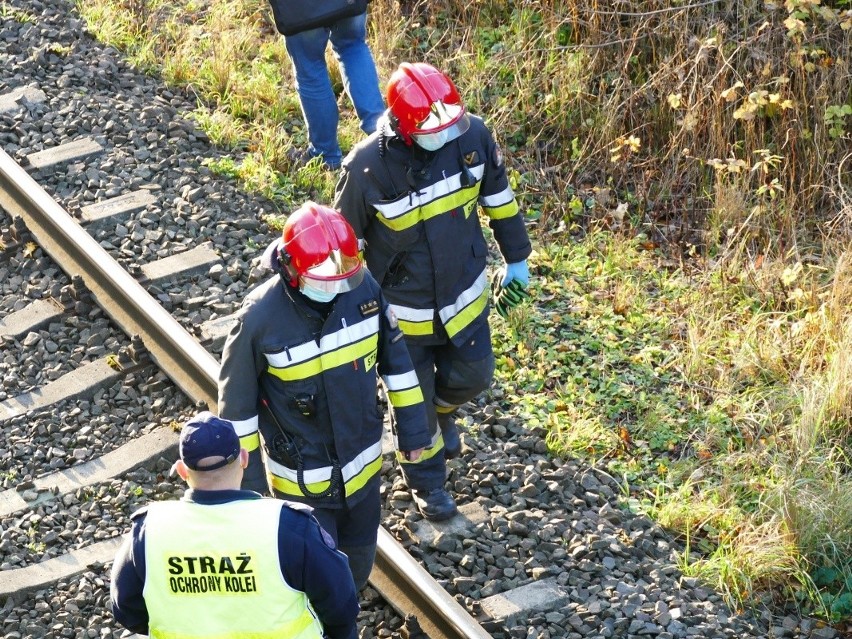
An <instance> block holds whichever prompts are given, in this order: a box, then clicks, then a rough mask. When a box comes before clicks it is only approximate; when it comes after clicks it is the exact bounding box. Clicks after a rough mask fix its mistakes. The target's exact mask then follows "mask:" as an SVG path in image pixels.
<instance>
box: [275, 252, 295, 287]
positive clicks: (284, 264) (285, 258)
mask: <svg viewBox="0 0 852 639" xmlns="http://www.w3.org/2000/svg"><path fill="white" fill-rule="evenodd" d="M278 266H279V267H280V269H281V270H280V271H279V272H278V274H279V275H280V276H281V279H282V280H284V282H285V283H286V284H288V285H289V286H291V287H293V288H297V287H298V285H299V274H298V273H297V272H296V269H295V268H293V265H292V264H290V254H289V253H287V251H285V250H284V249H279V251H278Z"/></svg>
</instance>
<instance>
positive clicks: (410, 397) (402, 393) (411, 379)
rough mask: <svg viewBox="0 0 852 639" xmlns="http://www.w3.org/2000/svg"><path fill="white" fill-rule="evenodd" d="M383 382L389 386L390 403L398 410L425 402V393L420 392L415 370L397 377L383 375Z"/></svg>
mask: <svg viewBox="0 0 852 639" xmlns="http://www.w3.org/2000/svg"><path fill="white" fill-rule="evenodd" d="M382 381H384V383H385V386H387V390H388V399H389V400H390V403H391V404H392V405H393V406H394V407H396V408H403V407H405V406H412V405H413V404H419V403H421V402H422V401H423V391H421V390H420V386H419V384H420V382H419V381H418V380H417V373H415V372H414V371H413V370H412V371H408V372H407V373H399V374H397V375H382Z"/></svg>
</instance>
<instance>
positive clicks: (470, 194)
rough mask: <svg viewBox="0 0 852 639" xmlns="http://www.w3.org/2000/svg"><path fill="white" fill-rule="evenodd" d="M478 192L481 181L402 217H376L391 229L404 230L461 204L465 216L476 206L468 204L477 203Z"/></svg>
mask: <svg viewBox="0 0 852 639" xmlns="http://www.w3.org/2000/svg"><path fill="white" fill-rule="evenodd" d="M478 193H479V182H477V183H476V184H474V185H473V186H468V187H465V188H463V189H462V190H460V191H456V192H455V193H449V194H448V195H445V196H443V197H440V198H438V199H436V200H432V201H431V202H428V203H426V204H423V205H421V206H419V207H417V208H414V209H412V210H411V211H410V212H409V213H407V214H406V215H403V216H401V217H397V218H392V219H387V218H386V217H384V216H382V215H377V216H376V218H377V219H378V220H379V221H380V222H381V223H382V224H384V225H385V226H387V227H388V228H390V229H391V230H394V231H404V230H405V229H408V228H411V227H412V226H414V225H415V224H417V223H419V222H425V221H426V220H429V219H431V218H433V217H437V216H439V215H443V214H445V213H449V212H450V211H452V210H453V209H456V208H458V207H460V206H461V207H464V214H465V217H468V216H469V215H470V212H471V211H472V210H473V208H474V207H473V206H468V205H471V204H474V203H475V201H476V198H477V194H478Z"/></svg>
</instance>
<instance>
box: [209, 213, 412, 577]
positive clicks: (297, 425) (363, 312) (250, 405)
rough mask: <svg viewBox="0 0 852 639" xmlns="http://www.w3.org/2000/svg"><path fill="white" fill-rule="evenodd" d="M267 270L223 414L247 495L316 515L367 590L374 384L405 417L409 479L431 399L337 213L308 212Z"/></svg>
mask: <svg viewBox="0 0 852 639" xmlns="http://www.w3.org/2000/svg"><path fill="white" fill-rule="evenodd" d="M262 263H264V264H265V265H266V266H268V267H270V268H271V269H272V270H273V271H276V274H275V275H274V276H273V277H272V278H270V279H269V280H268V281H266V282H265V283H264V284H261V285H260V286H258V287H257V288H256V289H254V290H253V291H252V292H251V293H249V295H248V296H247V298H246V299H245V301H244V303H243V306H242V308H241V310H240V312H239V314H238V321H237V323H236V325H235V326H234V328H233V329H232V330H231V333H230V334H229V336H228V338H227V340H226V342H225V347H224V351H223V353H222V366H221V370H220V374H219V413H220V414H221V415H222V416H223V417H225V418H227V419H229V420H231V421H232V422H233V423H234V426H235V428H236V430H237V433H239V435H240V441H241V442H242V445H243V447H244V448H246V449H247V450H248V451H249V452H250V455H249V465H248V469H247V470H246V474H245V478H244V480H243V487H244V488H249V489H252V490H257V491H260V492H267V491H268V490H269V489H270V488H271V490H272V492H273V494H274V495H275V496H277V497H281V498H284V499H289V500H295V501H299V502H303V503H306V504H309V505H311V506H312V507H313V508H314V515H315V516H316V518H317V519H318V520H319V522H320V524H322V526H323V527H324V528H325V529H326V530H328V531H329V533H331V535H332V536H333V537H334V539H335V541H336V542H337V543H338V545H339V546H340V549H341V550H342V551H343V552H344V553H346V555H347V556H348V557H349V564H350V567H351V569H352V574H353V577H354V579H355V584H356V586H357V587H358V588H359V589H360V588H361V587H362V586H363V585H364V584H365V583H366V582H367V577H368V576H369V574H370V570H371V569H372V566H373V561H374V558H375V551H376V540H377V535H378V527H379V519H380V496H379V483H380V475H379V471H380V469H381V466H382V433H383V430H384V429H383V413H382V409H381V405H380V404H379V402H378V401H377V396H376V383H377V373H378V374H380V375H381V380H382V383H383V385H384V386H385V389H386V394H387V397H388V400H389V402H390V404H391V405H392V407H393V410H394V413H395V415H396V432H395V437H396V444H397V450H398V451H400V452H399V453H397V458H398V459H399V461H400V462H401V464H402V467H403V472H407V468H409V467H416V466H417V465H418V462H419V458H420V455H421V453H422V452H423V449H424V448H425V447H426V446H427V445H428V444H429V431H428V422H427V416H426V408H425V402H424V401H423V393H422V392H421V390H420V386H419V384H418V382H417V376H416V374H415V372H414V368H413V366H412V364H411V359H410V357H409V355H408V351H407V349H406V345H405V340H404V339H403V336H402V333H401V331H400V329H399V327H398V326H397V321H396V319H395V317H394V316H393V313H392V312H391V311H390V308H389V307H388V304H387V302H386V301H385V298H384V296H383V295H382V292H381V288H380V287H379V285H378V284H377V283H376V281H375V280H374V279H373V277H372V276H371V275H370V273H369V272H368V271H367V269H366V268H364V267H363V265H362V262H361V258H360V254H359V246H358V242H357V238H356V237H355V234H354V232H353V230H352V227H351V226H350V225H349V224H348V223H347V222H346V220H345V219H344V218H343V217H342V216H341V215H340V213H338V212H337V211H335V210H333V209H331V208H328V207H325V206H321V205H319V204H316V203H314V202H307V203H306V204H305V205H304V206H302V207H301V208H300V209H299V210H297V211H295V212H293V213H292V214H291V215H290V216H289V217H288V218H287V221H286V223H285V224H284V229H283V233H282V237H281V239H279V240H276V241H275V242H273V243H272V244H271V245H270V246H269V247H268V248H267V250H266V251H265V253H264V255H263V258H262ZM264 462H265V463H264Z"/></svg>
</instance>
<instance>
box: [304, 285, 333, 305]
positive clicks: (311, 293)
mask: <svg viewBox="0 0 852 639" xmlns="http://www.w3.org/2000/svg"><path fill="white" fill-rule="evenodd" d="M299 290H301V291H302V295H304V296H305V297H307V298H308V299H312V300H313V301H315V302H319V303H320V304H325V303H327V302H330V301H331V300H333V299H334V298H335V297H337V293H329V292H328V291H321V290H320V289H318V288H314V287H313V286H308V285H303V286H302V288H301V289H299Z"/></svg>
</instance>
